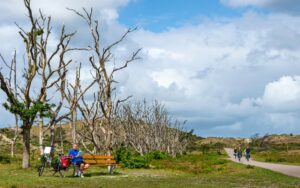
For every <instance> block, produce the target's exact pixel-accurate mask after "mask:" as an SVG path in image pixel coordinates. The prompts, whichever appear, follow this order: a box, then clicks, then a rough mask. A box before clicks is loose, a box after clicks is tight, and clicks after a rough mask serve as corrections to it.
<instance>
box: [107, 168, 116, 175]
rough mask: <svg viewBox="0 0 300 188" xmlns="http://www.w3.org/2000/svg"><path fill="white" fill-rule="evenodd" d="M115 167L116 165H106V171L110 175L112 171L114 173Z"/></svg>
mask: <svg viewBox="0 0 300 188" xmlns="http://www.w3.org/2000/svg"><path fill="white" fill-rule="evenodd" d="M115 168H116V166H108V167H107V170H108V173H109V174H110V175H112V174H113V173H114V169H115Z"/></svg>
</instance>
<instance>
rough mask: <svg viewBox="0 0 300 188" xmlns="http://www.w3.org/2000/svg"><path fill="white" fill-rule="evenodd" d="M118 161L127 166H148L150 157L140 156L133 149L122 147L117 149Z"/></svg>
mask: <svg viewBox="0 0 300 188" xmlns="http://www.w3.org/2000/svg"><path fill="white" fill-rule="evenodd" d="M115 156H116V161H117V162H119V163H121V164H122V165H123V166H124V167H125V168H148V167H149V159H148V157H147V156H140V155H138V154H137V153H135V152H133V151H132V150H130V149H128V148H126V147H121V148H120V149H118V150H117V151H116V154H115Z"/></svg>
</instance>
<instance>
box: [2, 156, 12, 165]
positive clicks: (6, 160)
mask: <svg viewBox="0 0 300 188" xmlns="http://www.w3.org/2000/svg"><path fill="white" fill-rule="evenodd" d="M10 162H11V158H10V157H9V156H6V155H0V163H1V164H9V163H10Z"/></svg>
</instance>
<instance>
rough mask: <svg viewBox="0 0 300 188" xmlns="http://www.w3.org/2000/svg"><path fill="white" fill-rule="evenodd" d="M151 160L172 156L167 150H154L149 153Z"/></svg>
mask: <svg viewBox="0 0 300 188" xmlns="http://www.w3.org/2000/svg"><path fill="white" fill-rule="evenodd" d="M146 157H148V159H149V160H153V159H154V160H161V159H169V158H171V156H170V155H169V154H167V153H165V152H161V151H153V152H150V153H148V154H147V156H146Z"/></svg>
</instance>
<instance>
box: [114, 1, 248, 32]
mask: <svg viewBox="0 0 300 188" xmlns="http://www.w3.org/2000/svg"><path fill="white" fill-rule="evenodd" d="M244 10H245V8H238V9H232V8H230V7H227V6H225V5H223V4H221V3H220V2H219V0H209V1H208V0H207V1H205V0H188V1H183V0H173V1H168V0H135V1H132V2H130V3H128V5H127V6H125V7H121V8H120V12H119V14H120V15H119V21H120V23H122V24H125V25H126V26H129V27H133V26H136V25H137V26H139V27H142V28H145V29H149V30H151V31H154V32H161V31H165V30H168V29H169V28H174V27H175V28H176V27H180V26H183V25H186V24H193V23H194V22H199V21H200V20H201V19H202V18H205V17H219V16H222V17H235V16H241V15H242V13H243V11H244Z"/></svg>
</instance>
